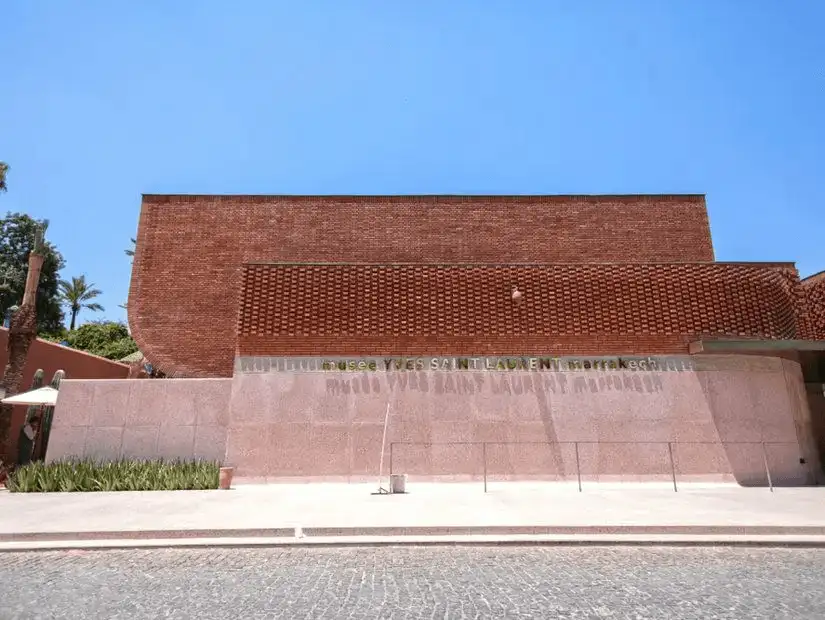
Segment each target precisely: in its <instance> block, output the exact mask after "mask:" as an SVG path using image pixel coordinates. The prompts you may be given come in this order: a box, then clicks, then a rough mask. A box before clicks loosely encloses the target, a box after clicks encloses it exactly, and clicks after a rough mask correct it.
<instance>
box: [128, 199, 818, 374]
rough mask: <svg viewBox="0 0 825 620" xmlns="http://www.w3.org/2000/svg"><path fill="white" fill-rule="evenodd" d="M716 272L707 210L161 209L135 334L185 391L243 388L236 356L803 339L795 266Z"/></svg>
mask: <svg viewBox="0 0 825 620" xmlns="http://www.w3.org/2000/svg"><path fill="white" fill-rule="evenodd" d="M713 259H714V255H713V247H712V243H711V238H710V231H709V226H708V218H707V211H706V208H705V200H704V197H703V196H496V197H490V196H463V197H462V196H395V197H387V196H367V197H357V196H355V197H354V196H343V197H336V196H327V197H318V196H294V197H290V196H287V197H284V196H145V197H144V199H143V206H142V210H141V217H140V225H139V229H138V234H137V248H136V255H135V261H134V267H133V274H132V285H131V290H130V296H129V320H130V324H131V328H132V333H133V336H134V338H135V340H136V341H137V342H138V345H139V346H140V348H141V350H142V351H143V352H144V354H145V355H146V356H147V358H148V359H149V361H151V362H152V363H153V364H154V365H155V366H156V367H158V368H161V369H163V370H164V371H166V372H167V373H174V374H176V375H178V376H229V375H231V373H232V366H233V359H234V356H235V354H236V351H237V350H240V351H241V352H243V353H260V354H268V355H299V354H334V353H335V352H339V353H341V354H347V355H358V354H374V353H386V354H403V353H408V354H412V353H431V354H440V353H443V354H447V353H460V352H461V353H471V354H475V353H479V354H481V353H490V354H493V353H502V354H505V353H506V354H515V353H529V352H538V351H540V352H543V353H545V352H546V353H556V352H558V353H564V352H567V353H608V352H612V351H621V352H623V353H665V352H685V351H686V342H687V340H688V339H690V338H692V337H693V336H695V335H698V334H702V335H707V334H711V333H713V334H717V335H722V336H736V337H764V338H789V337H797V336H799V335H800V334H801V333H802V331H801V330H800V329H799V326H798V325H797V307H796V305H795V304H794V303H793V301H792V300H793V299H797V298H801V297H802V296H803V295H804V292H803V291H802V289H801V288H800V287H799V284H798V277H797V275H796V271H795V269H794V268H793V266H792V265H723V264H715V263H713V262H712V261H713ZM254 262H259V263H301V264H306V263H357V264H362V265H361V266H359V267H349V268H344V267H340V268H338V267H336V268H333V267H323V268H320V267H318V268H310V267H300V268H287V267H272V266H271V265H268V266H262V265H261V266H255V267H248V268H246V271H244V269H245V268H244V265H245V264H248V263H254ZM399 263H415V264H417V265H420V266H418V267H400V266H398V267H392V268H388V267H386V265H388V264H399ZM466 263H472V264H474V265H475V266H474V267H472V268H463V267H462V268H459V267H457V266H456V265H458V264H466ZM654 263H656V264H654ZM364 264H371V265H373V266H371V267H366V266H364ZM525 264H532V265H533V266H531V267H527V266H524V265H525ZM375 265H384V267H378V266H375ZM450 265H452V266H451V267H450ZM515 265H522V266H520V267H515ZM643 265H644V266H643ZM244 274H246V275H244ZM244 278H246V286H244V285H243V280H244ZM514 279H516V280H518V281H517V282H513V280H514ZM265 282H266V286H264V283H265ZM513 285H515V286H518V287H523V288H524V292H525V296H524V299H523V302H522V303H520V304H519V305H518V307H515V308H514V307H511V305H512V300H511V298H510V291H511V287H512V286H513ZM267 287H270V288H267ZM242 296H243V303H241V301H242V300H241V297H242ZM434 308H435V309H434ZM560 310H561V311H560ZM806 325H808V323H806ZM239 326H240V334H238V332H237V329H238V327H239ZM238 347H239V349H238Z"/></svg>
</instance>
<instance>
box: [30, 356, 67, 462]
mask: <svg viewBox="0 0 825 620" xmlns="http://www.w3.org/2000/svg"><path fill="white" fill-rule="evenodd" d="M65 378H66V373H65V372H64V371H62V370H58V371H57V372H56V373H54V377H52V382H51V386H52V387H53V388H54V389H55V390H59V389H60V382H61V381H63V379H65ZM53 417H54V407H43V415H42V424H41V427H40V437H39V439H40V441H39V442H38V445H37V449H36V450H35V454H36V458H37V459H38V460H43V459H45V458H46V449H47V448H48V447H49V435H50V434H51V431H52V418H53Z"/></svg>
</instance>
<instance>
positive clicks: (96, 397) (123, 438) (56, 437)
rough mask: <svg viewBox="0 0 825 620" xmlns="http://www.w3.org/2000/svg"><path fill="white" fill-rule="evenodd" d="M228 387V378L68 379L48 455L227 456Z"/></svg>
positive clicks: (55, 457)
mask: <svg viewBox="0 0 825 620" xmlns="http://www.w3.org/2000/svg"><path fill="white" fill-rule="evenodd" d="M230 388H231V380H229V379H154V380H150V379H123V380H114V381H105V380H104V381H72V380H69V381H65V382H64V383H63V385H62V386H61V388H60V395H59V396H58V400H57V407H56V408H55V415H54V427H53V430H52V435H51V438H50V440H49V449H48V453H47V455H46V460H47V461H54V460H59V459H63V458H67V457H89V458H95V459H101V460H114V459H118V458H145V459H152V458H165V459H175V458H182V459H192V458H197V459H209V460H219V461H222V460H223V458H224V453H225V444H226V422H227V417H228V416H227V413H228V405H229V391H230Z"/></svg>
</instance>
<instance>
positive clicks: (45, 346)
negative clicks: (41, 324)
mask: <svg viewBox="0 0 825 620" xmlns="http://www.w3.org/2000/svg"><path fill="white" fill-rule="evenodd" d="M8 335H9V332H8V330H7V329H6V328H0V368H5V367H6V363H7V361H8V360H7V355H8V352H7V350H6V347H7V344H8ZM38 369H42V370H43V373H44V377H43V382H44V385H48V384H49V382H50V381H51V380H52V377H53V376H54V373H55V372H57V371H58V370H63V371H65V372H66V376H67V377H68V378H70V379H118V378H123V377H126V376H128V373H129V367H128V366H126V365H125V364H119V363H118V362H113V361H112V360H108V359H105V358H102V357H98V356H96V355H90V354H88V353H85V352H83V351H77V350H75V349H70V348H68V347H63V346H60V345H59V344H55V343H52V342H47V341H45V340H35V341H34V342H33V343H32V346H31V348H30V349H29V356H28V360H27V362H26V366H25V368H24V370H23V383H22V384H21V386H20V391H21V392H25V391H26V390H28V389H29V388H30V387H31V383H32V377H34V373H35V372H37V370H38ZM0 372H1V371H0ZM25 415H26V407H15V408H14V415H13V416H12V424H11V431H10V435H9V436H10V438H11V445H10V449H9V455H5V456H6V458H9V456H10V455H16V454H17V438H18V436H19V433H20V428H21V426H22V424H23V420H24V419H25Z"/></svg>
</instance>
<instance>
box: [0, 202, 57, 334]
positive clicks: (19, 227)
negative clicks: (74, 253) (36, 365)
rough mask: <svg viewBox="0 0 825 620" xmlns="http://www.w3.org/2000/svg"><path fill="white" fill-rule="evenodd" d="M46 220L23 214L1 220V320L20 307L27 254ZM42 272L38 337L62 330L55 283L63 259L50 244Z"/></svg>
mask: <svg viewBox="0 0 825 620" xmlns="http://www.w3.org/2000/svg"><path fill="white" fill-rule="evenodd" d="M44 224H45V220H35V219H34V218H32V217H30V216H28V215H26V214H24V213H7V214H6V217H4V218H2V219H0V317H3V318H5V316H6V311H7V310H8V309H9V308H10V307H12V306H19V305H20V304H21V303H22V301H23V290H24V289H25V288H26V273H27V271H28V265H29V262H28V261H29V252H31V250H32V246H33V244H34V238H35V232H36V231H37V230H38V229H40V228H41V227H42V226H43V225H44ZM43 256H44V259H45V260H44V262H43V270H42V272H41V274H40V281H39V283H38V286H37V299H36V309H37V332H38V335H48V334H54V333H59V332H60V331H61V330H62V329H63V310H62V308H61V301H60V295H59V292H58V286H57V283H58V281H59V277H58V272H59V271H60V270H61V269H62V268H63V266H64V264H65V263H64V261H63V256H62V255H61V254H60V252H58V251H57V248H55V247H54V245H52V244H51V243H49V242H46V243H44V247H43Z"/></svg>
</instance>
